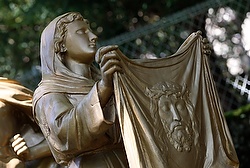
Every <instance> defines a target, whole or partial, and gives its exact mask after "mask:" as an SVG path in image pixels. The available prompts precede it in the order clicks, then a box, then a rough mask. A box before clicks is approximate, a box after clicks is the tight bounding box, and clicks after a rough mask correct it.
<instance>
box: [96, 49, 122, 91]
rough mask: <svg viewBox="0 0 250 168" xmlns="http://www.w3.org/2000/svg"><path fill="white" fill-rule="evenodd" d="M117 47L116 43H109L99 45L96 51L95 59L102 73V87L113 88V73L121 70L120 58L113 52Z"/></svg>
mask: <svg viewBox="0 0 250 168" xmlns="http://www.w3.org/2000/svg"><path fill="white" fill-rule="evenodd" d="M117 49H118V46H117V45H110V46H105V47H101V48H99V49H98V50H97V52H96V56H95V61H96V62H97V63H98V64H99V66H100V70H101V75H102V79H101V81H100V82H101V84H102V85H103V86H104V87H108V88H109V87H110V88H113V74H114V73H115V72H121V71H122V67H121V64H120V60H119V58H118V56H117V55H116V52H115V50H117Z"/></svg>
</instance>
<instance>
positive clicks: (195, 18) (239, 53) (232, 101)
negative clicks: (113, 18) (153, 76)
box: [100, 0, 250, 111]
mask: <svg viewBox="0 0 250 168" xmlns="http://www.w3.org/2000/svg"><path fill="white" fill-rule="evenodd" d="M248 16H249V22H250V1H249V0H209V1H205V2H203V3H201V4H198V5H196V6H193V7H191V8H187V9H185V10H183V11H180V12H177V13H175V14H173V15H170V16H167V17H164V18H162V19H161V20H159V21H158V22H155V23H153V24H149V25H146V26H144V27H141V28H138V29H136V30H134V31H133V32H128V33H125V34H122V35H119V36H117V37H114V38H112V39H109V40H107V41H103V42H101V44H100V45H108V44H117V45H119V47H120V49H121V50H122V52H123V53H124V54H125V55H127V56H128V57H130V58H145V59H147V58H154V57H166V56H169V55H171V54H173V53H174V52H175V51H177V49H178V47H179V46H180V45H181V44H182V42H183V41H184V40H185V39H186V38H187V37H188V36H189V35H190V34H191V33H192V32H195V31H197V30H201V31H202V32H203V36H204V37H207V38H208V40H209V41H210V43H211V46H212V48H213V53H212V54H211V56H210V67H211V70H212V73H213V75H214V79H215V82H216V85H217V88H218V93H219V97H220V99H221V102H222V106H223V108H224V110H225V111H229V110H232V109H236V108H238V107H240V106H242V105H245V104H247V103H249V101H250V90H249V89H250V81H249V76H248V75H249V62H250V59H249V58H250V57H249V56H250V51H249V50H250V47H249V50H248V48H247V47H246V46H247V45H246V44H244V38H246V33H245V35H244V36H245V37H244V38H243V27H244V26H242V25H243V23H245V22H246V19H247V17H248ZM245 27H246V26H245ZM248 29H249V30H247V31H249V32H250V25H249V27H248ZM247 38H248V39H250V34H248V37H247ZM245 43H246V42H245ZM248 45H250V44H248ZM235 65H236V66H238V67H232V66H235ZM232 68H236V70H237V68H238V71H236V72H235V71H234V72H233V71H232Z"/></svg>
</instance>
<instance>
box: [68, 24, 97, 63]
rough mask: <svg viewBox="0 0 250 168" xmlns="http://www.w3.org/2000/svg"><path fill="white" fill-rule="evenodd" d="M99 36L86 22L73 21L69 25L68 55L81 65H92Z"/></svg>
mask: <svg viewBox="0 0 250 168" xmlns="http://www.w3.org/2000/svg"><path fill="white" fill-rule="evenodd" d="M96 40H97V36H96V35H95V34H94V33H93V32H92V31H91V29H90V27H89V24H88V23H87V21H86V20H84V21H73V22H72V23H69V24H68V25H67V35H66V42H65V45H66V48H67V52H66V55H67V56H68V57H70V58H71V59H73V60H75V61H76V62H79V63H84V64H91V63H92V62H93V60H94V56H95V53H96Z"/></svg>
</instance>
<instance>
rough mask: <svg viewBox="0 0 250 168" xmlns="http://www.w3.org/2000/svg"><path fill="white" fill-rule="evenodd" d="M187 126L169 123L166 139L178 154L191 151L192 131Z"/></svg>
mask: <svg viewBox="0 0 250 168" xmlns="http://www.w3.org/2000/svg"><path fill="white" fill-rule="evenodd" d="M189 125H190V124H187V125H186V124H185V125H184V124H183V123H180V122H173V123H171V126H170V130H169V132H168V133H167V137H168V139H169V141H170V143H171V144H172V145H173V146H174V148H175V149H176V150H177V151H178V152H183V151H187V152H189V151H190V150H191V146H192V142H193V138H192V136H193V131H192V129H191V128H190V127H189Z"/></svg>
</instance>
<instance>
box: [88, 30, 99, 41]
mask: <svg viewBox="0 0 250 168" xmlns="http://www.w3.org/2000/svg"><path fill="white" fill-rule="evenodd" d="M97 39H98V37H97V36H96V35H95V34H94V33H93V32H89V41H91V42H96V41H97Z"/></svg>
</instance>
